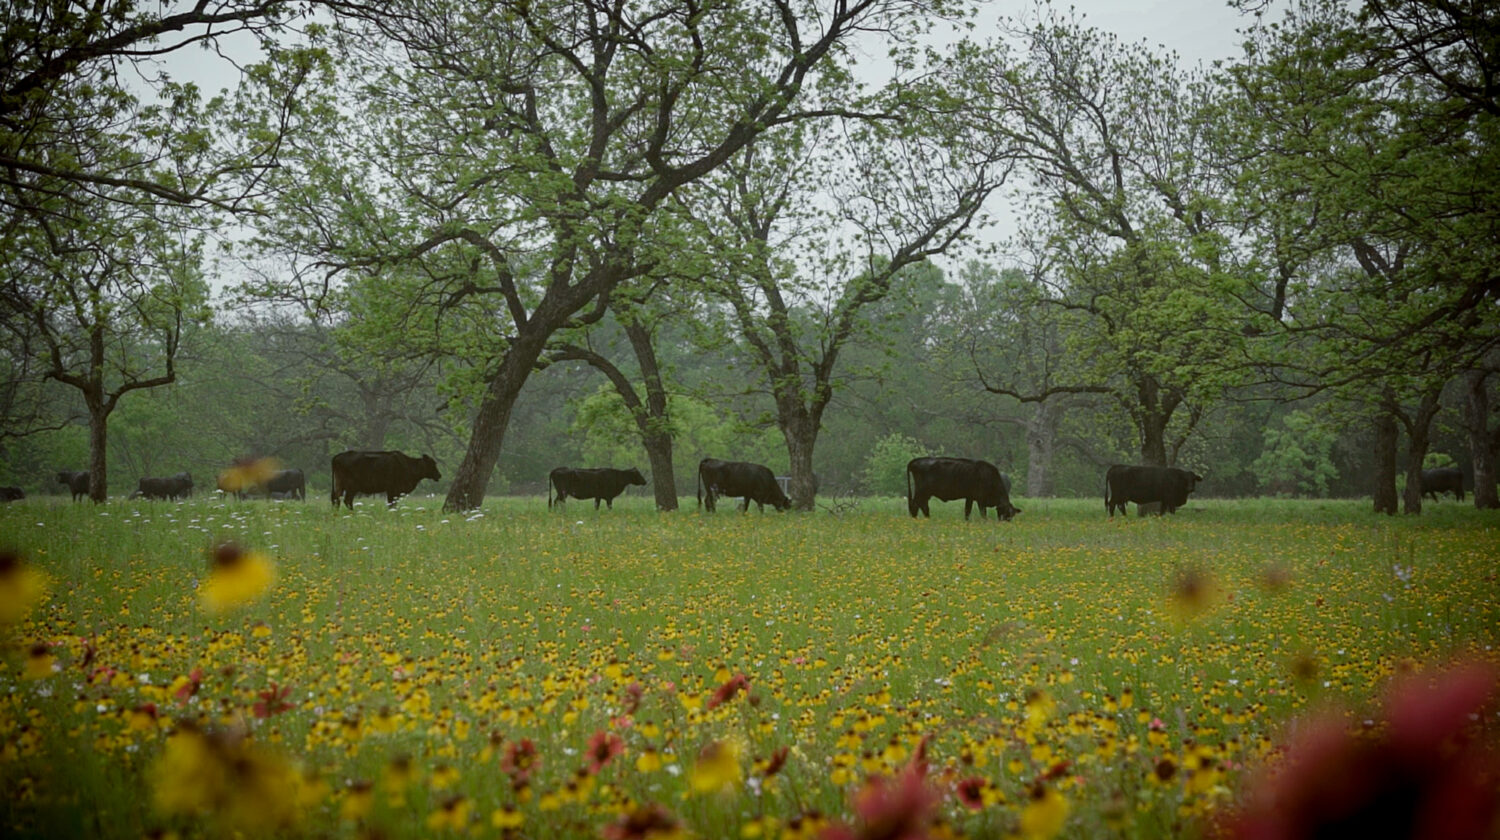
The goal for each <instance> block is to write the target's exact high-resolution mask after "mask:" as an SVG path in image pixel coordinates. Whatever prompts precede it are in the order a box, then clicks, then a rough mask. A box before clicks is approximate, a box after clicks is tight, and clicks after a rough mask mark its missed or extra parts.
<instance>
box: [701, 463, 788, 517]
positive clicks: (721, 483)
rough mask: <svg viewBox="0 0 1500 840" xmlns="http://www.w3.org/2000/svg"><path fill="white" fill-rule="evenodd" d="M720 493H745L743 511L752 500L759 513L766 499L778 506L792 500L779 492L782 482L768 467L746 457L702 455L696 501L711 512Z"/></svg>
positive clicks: (779, 508)
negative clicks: (721, 459)
mask: <svg viewBox="0 0 1500 840" xmlns="http://www.w3.org/2000/svg"><path fill="white" fill-rule="evenodd" d="M705 491H707V492H706V497H707V502H706V503H705V501H704V499H705ZM720 496H743V497H745V501H744V502H743V503H742V504H741V505H740V511H741V512H742V513H743V512H747V511H749V510H750V503H751V502H755V507H756V509H757V510H759V511H760V512H762V513H764V512H765V510H766V504H767V503H769V504H770V505H771V506H772V507H774V508H776V509H777V510H786V509H787V508H789V507H791V506H792V500H791V499H788V498H787V497H786V494H785V493H783V492H781V485H779V484H777V483H776V476H775V475H774V474H773V473H772V472H771V470H770V468H769V467H766V466H763V465H761V464H752V463H750V462H748V461H720V460H719V459H717V458H704V459H703V460H702V461H699V462H698V504H699V505H700V506H702V507H705V508H707V509H708V511H709V512H710V513H712V512H713V511H714V510H715V504H714V503H715V501H716V500H717V499H718V498H719V497H720Z"/></svg>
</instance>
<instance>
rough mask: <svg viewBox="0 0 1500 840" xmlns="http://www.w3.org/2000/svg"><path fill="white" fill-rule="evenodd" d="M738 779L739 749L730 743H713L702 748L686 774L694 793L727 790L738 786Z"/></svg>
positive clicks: (739, 776)
mask: <svg viewBox="0 0 1500 840" xmlns="http://www.w3.org/2000/svg"><path fill="white" fill-rule="evenodd" d="M740 778H741V774H740V753H739V748H738V747H737V746H736V745H735V744H734V743H733V742H730V741H714V742H713V743H711V744H709V745H708V746H706V747H704V748H703V752H701V753H699V754H698V760H697V761H696V762H694V763H693V769H692V770H691V771H690V772H689V773H688V782H689V783H690V784H691V785H692V788H693V791H694V792H695V793H717V792H719V791H723V790H729V789H732V788H734V787H737V786H739V783H740Z"/></svg>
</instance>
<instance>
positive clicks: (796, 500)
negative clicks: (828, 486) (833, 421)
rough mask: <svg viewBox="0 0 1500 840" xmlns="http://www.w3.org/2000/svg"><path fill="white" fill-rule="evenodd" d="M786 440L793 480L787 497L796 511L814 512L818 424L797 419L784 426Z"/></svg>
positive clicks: (789, 484)
mask: <svg viewBox="0 0 1500 840" xmlns="http://www.w3.org/2000/svg"><path fill="white" fill-rule="evenodd" d="M782 432H783V433H784V437H785V438H786V454H787V459H788V460H789V461H790V462H791V467H792V478H791V481H790V482H789V483H788V487H787V489H788V490H790V491H791V492H790V493H788V494H787V495H788V496H790V497H791V499H792V508H793V509H794V510H812V509H813V503H814V496H816V489H817V482H816V480H815V479H814V478H813V468H812V459H813V449H814V447H815V446H816V445H817V442H818V424H817V423H814V422H812V421H811V420H809V419H807V418H796V419H794V420H793V421H792V422H791V423H790V424H786V425H783V426H782Z"/></svg>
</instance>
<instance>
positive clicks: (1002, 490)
mask: <svg viewBox="0 0 1500 840" xmlns="http://www.w3.org/2000/svg"><path fill="white" fill-rule="evenodd" d="M932 498H936V499H937V500H938V501H942V502H951V501H953V500H954V499H963V500H964V519H968V518H969V514H970V513H972V512H973V510H974V505H975V504H978V505H979V518H980V519H985V518H987V516H986V513H985V509H986V508H994V509H995V516H996V517H997V521H999V520H1006V521H1008V520H1009V519H1010V518H1011V517H1013V516H1015V515H1016V514H1018V513H1020V512H1021V509H1020V508H1018V507H1016V506H1014V505H1012V504H1011V503H1010V478H1009V477H1007V476H1006V475H1005V474H1004V473H1002V472H1000V470H999V468H998V467H996V466H995V465H994V464H991V463H990V462H989V461H976V460H974V459H972V458H913V459H911V460H910V461H909V462H907V464H906V509H907V511H908V512H910V513H911V515H912V517H913V518H915V517H916V515H917V513H918V512H919V511H920V512H921V513H922V514H923V515H924V516H926V517H928V518H929V519H930V518H932V511H931V510H929V509H928V506H927V502H928V500H929V499H932Z"/></svg>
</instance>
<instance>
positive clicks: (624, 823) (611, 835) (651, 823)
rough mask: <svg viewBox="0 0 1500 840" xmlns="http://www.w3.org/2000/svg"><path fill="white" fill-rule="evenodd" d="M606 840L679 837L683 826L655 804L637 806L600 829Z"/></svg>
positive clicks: (669, 813)
mask: <svg viewBox="0 0 1500 840" xmlns="http://www.w3.org/2000/svg"><path fill="white" fill-rule="evenodd" d="M599 834H600V836H602V837H603V838H604V840H647V838H657V837H678V836H680V835H681V834H682V824H681V823H679V822H678V821H677V818H676V817H674V816H672V812H671V811H668V810H667V809H666V808H664V807H662V806H661V805H658V804H656V803H655V802H649V803H647V804H645V805H637V806H635V807H634V808H632V809H630V810H629V811H626V812H625V813H623V814H621V815H620V818H619V819H618V820H616V821H615V822H612V823H610V824H609V825H606V826H604V827H603V828H601V829H599Z"/></svg>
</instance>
